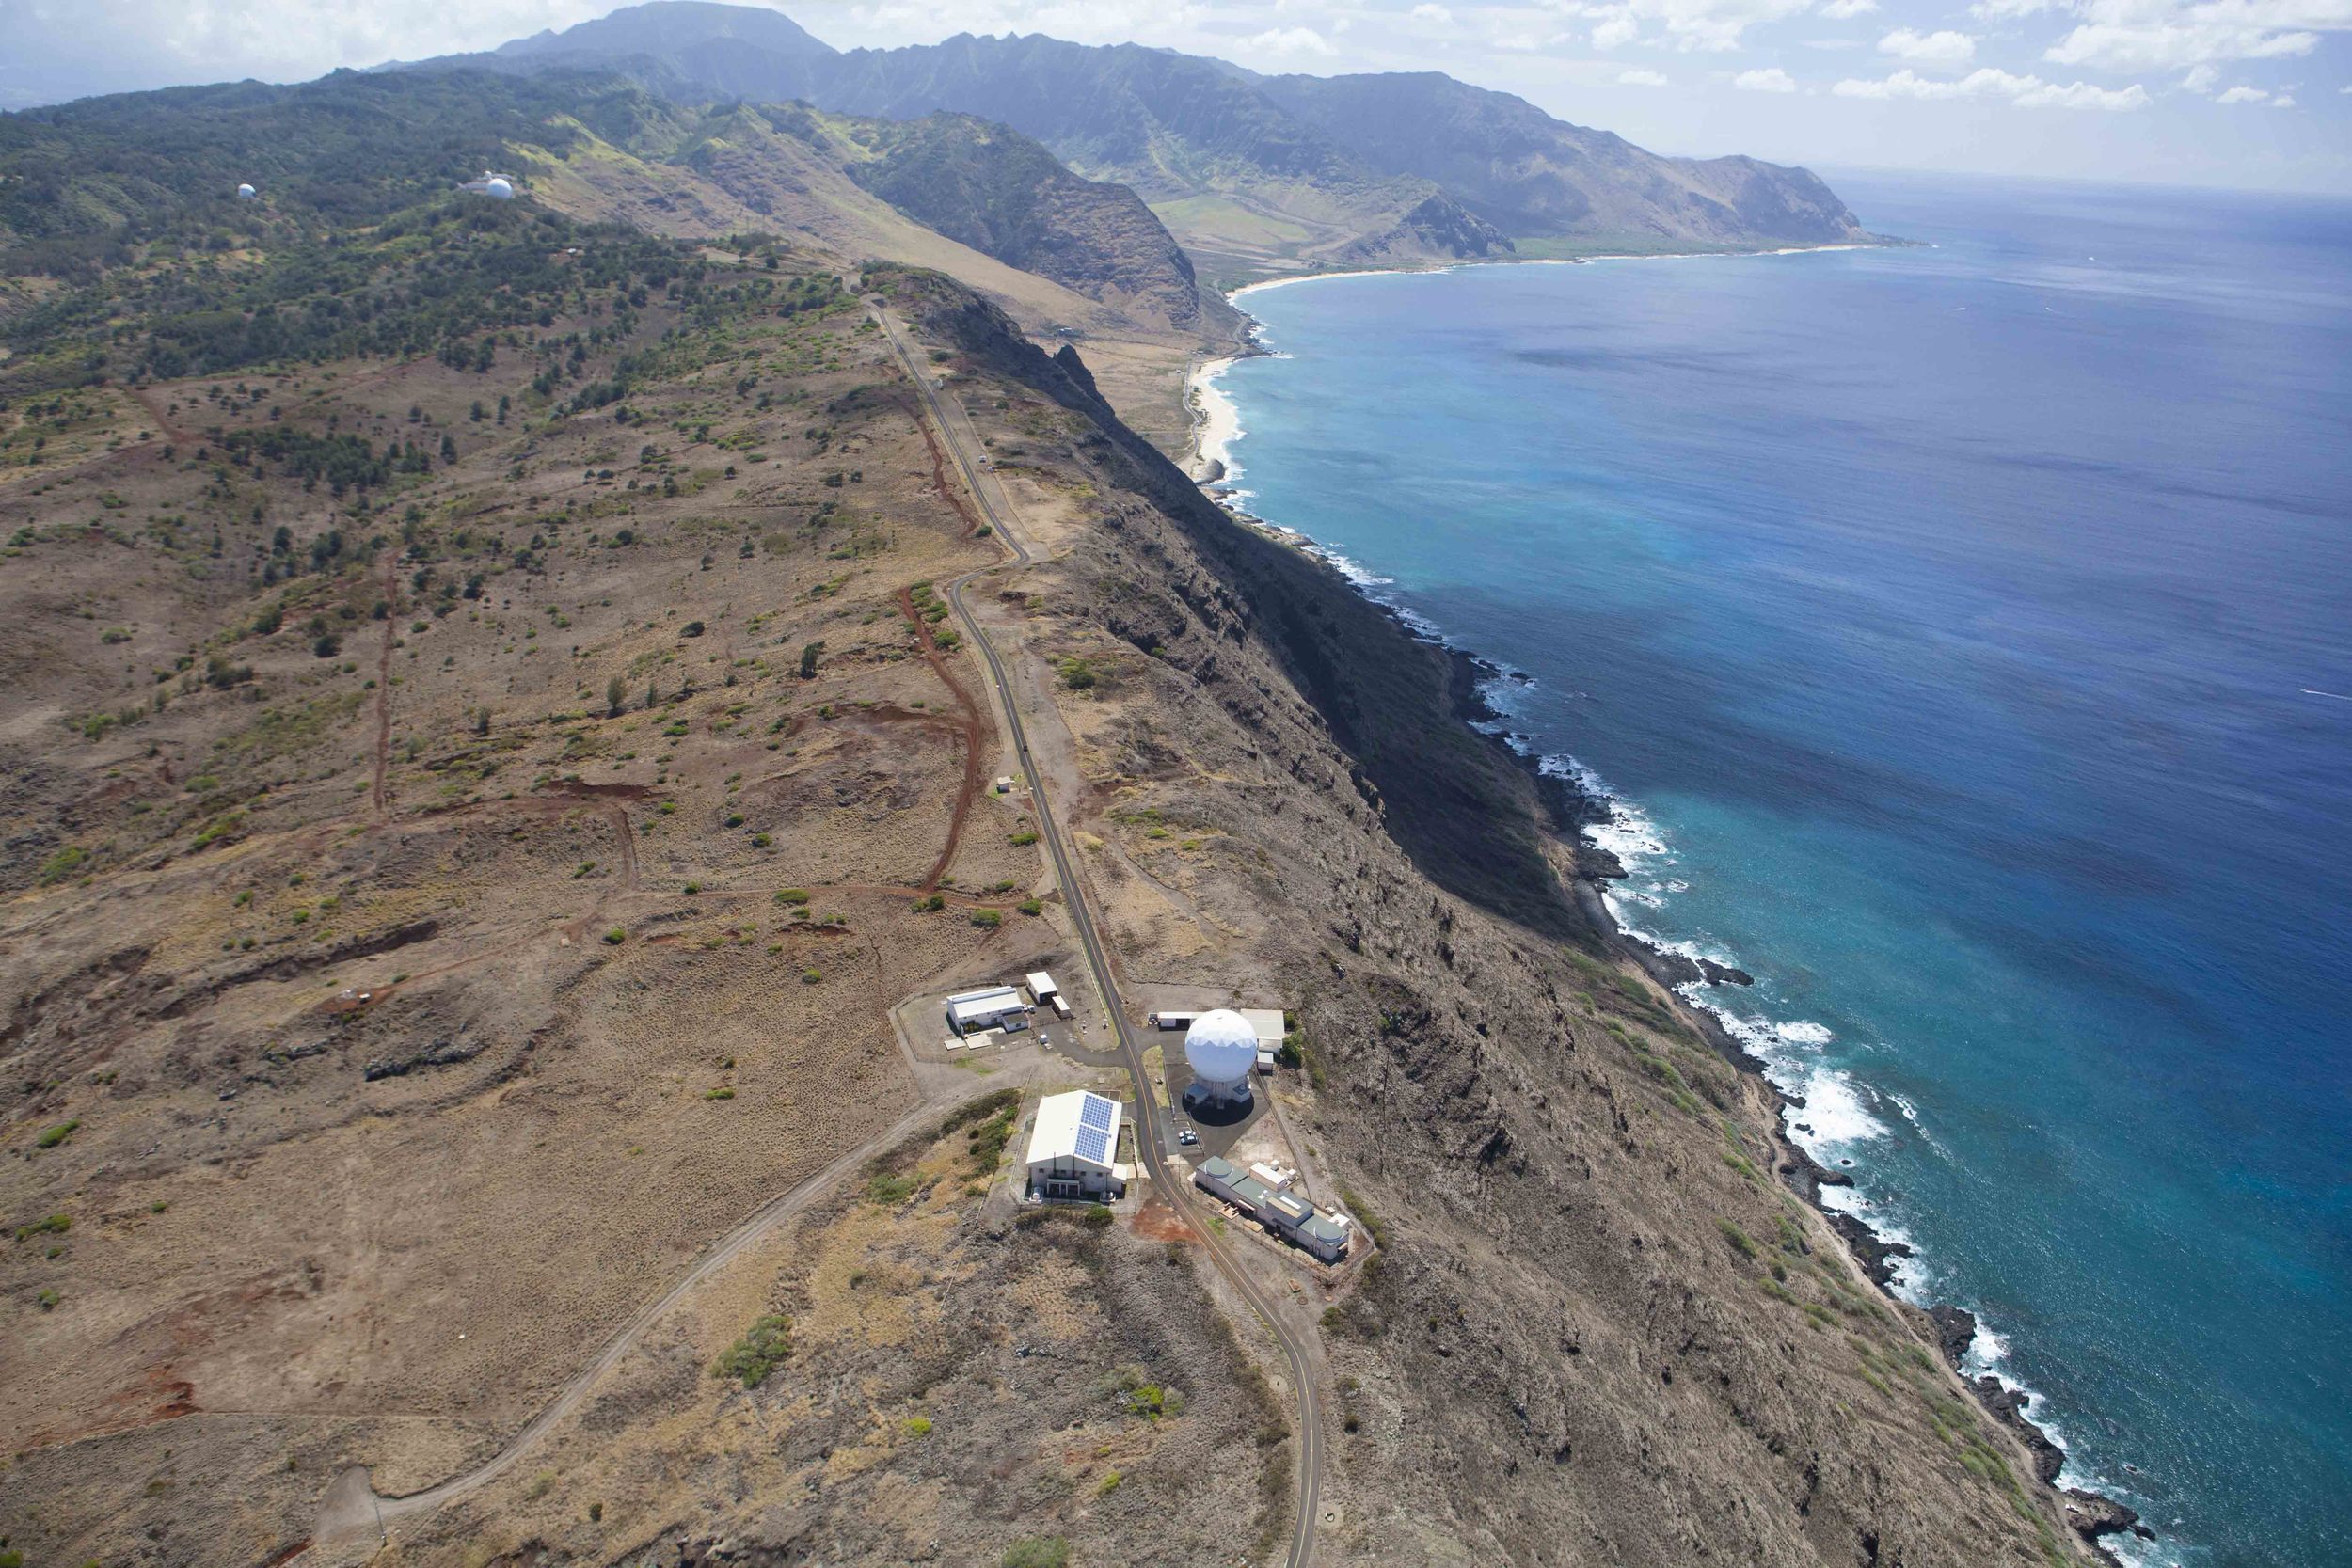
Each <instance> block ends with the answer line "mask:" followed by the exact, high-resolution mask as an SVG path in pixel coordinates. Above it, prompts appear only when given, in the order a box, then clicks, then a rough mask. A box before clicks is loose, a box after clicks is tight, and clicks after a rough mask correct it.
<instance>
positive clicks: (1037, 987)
mask: <svg viewBox="0 0 2352 1568" xmlns="http://www.w3.org/2000/svg"><path fill="white" fill-rule="evenodd" d="M1029 995H1030V997H1031V998H1032V999H1033V1000H1034V1001H1035V1002H1036V1003H1037V1005H1038V1006H1041V1007H1051V1008H1053V1009H1054V1016H1055V1017H1056V1018H1068V1017H1069V1016H1070V1001H1069V998H1067V997H1065V996H1063V995H1062V993H1061V987H1059V986H1057V985H1056V984H1054V977H1053V976H1052V975H1051V974H1046V973H1045V971H1043V970H1038V971H1036V972H1034V973H1033V974H1030V976H1029Z"/></svg>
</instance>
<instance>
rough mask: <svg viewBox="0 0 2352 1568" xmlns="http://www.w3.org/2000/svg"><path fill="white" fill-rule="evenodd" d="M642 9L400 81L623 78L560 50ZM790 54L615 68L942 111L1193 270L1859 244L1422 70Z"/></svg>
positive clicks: (682, 43)
mask: <svg viewBox="0 0 2352 1568" xmlns="http://www.w3.org/2000/svg"><path fill="white" fill-rule="evenodd" d="M659 3H660V5H661V7H662V8H661V9H660V10H659V11H658V12H656V14H657V15H659V16H660V17H661V18H663V19H665V20H668V21H670V22H673V23H675V24H676V25H677V26H678V27H680V28H682V29H686V30H689V31H691V28H692V27H694V26H697V25H702V24H704V22H705V21H706V20H707V19H711V18H714V17H720V18H722V20H720V21H716V22H710V24H711V25H723V26H726V27H729V28H732V27H734V26H735V25H737V24H736V23H735V22H733V21H727V20H723V13H728V12H732V11H735V10H740V9H743V8H730V7H724V6H709V5H691V6H682V5H679V4H677V3H676V0H659ZM650 9H652V8H648V7H636V8H625V9H623V10H621V11H616V12H614V13H612V16H609V17H607V18H604V19H601V21H600V22H599V23H596V24H582V28H574V29H572V30H571V32H570V33H566V34H563V35H556V36H555V37H554V38H553V39H552V40H549V41H548V42H547V43H545V44H544V45H542V44H539V43H538V40H524V41H527V42H531V43H532V45H533V49H532V50H525V51H520V52H514V53H510V51H515V49H516V46H515V45H512V44H510V45H507V46H504V47H503V48H502V49H501V51H498V52H494V53H493V54H492V55H459V56H449V57H446V58H444V59H442V60H437V61H425V62H420V64H419V65H418V66H417V67H416V68H415V69H446V68H448V67H450V66H453V65H459V64H474V63H481V64H485V65H488V66H490V67H491V68H492V69H500V70H510V71H528V70H531V69H533V66H532V59H533V58H534V56H535V55H547V54H553V55H556V56H558V57H561V58H563V59H565V60H567V61H570V62H572V63H582V62H585V61H589V60H594V61H596V63H601V64H603V65H606V66H608V67H610V68H612V69H619V70H624V71H627V70H631V69H632V68H633V67H632V61H631V60H630V59H628V58H623V57H620V56H619V55H615V54H614V53H613V52H612V50H610V49H609V48H601V49H600V47H599V46H598V45H596V42H595V36H592V37H590V38H587V39H580V38H579V35H580V34H581V33H582V30H583V28H587V27H602V26H605V25H606V24H614V26H615V27H616V28H617V31H615V32H613V33H612V34H611V35H596V36H613V37H635V36H636V34H635V33H634V31H633V29H632V24H633V22H634V20H635V19H637V18H639V17H640V16H641V14H642V13H645V12H647V11H648V10H650ZM759 14H761V15H771V14H775V13H765V12H763V13H759ZM623 19H630V20H629V22H628V23H625V22H624V21H623ZM792 30H793V33H794V34H796V35H799V36H800V37H802V38H807V35H806V34H804V33H803V32H802V30H801V29H800V28H798V26H797V25H793V27H792ZM727 36H728V37H730V38H732V36H733V35H732V34H731V33H730V34H728V35H727ZM565 40H576V41H573V42H570V43H566V42H565ZM808 42H809V44H811V45H814V48H802V47H798V46H795V47H792V48H789V49H785V48H773V47H767V46H763V45H761V44H759V43H757V42H747V43H744V44H741V45H739V46H738V45H733V44H731V45H730V47H729V48H728V49H727V50H726V51H725V52H724V58H723V63H716V62H709V61H701V62H700V63H698V58H697V56H696V55H695V52H694V49H693V47H692V40H691V39H684V38H665V39H663V40H660V49H658V50H652V51H646V50H639V51H635V54H636V55H637V56H639V57H641V58H642V59H644V60H646V61H650V62H652V63H654V64H656V65H658V66H659V67H660V72H659V75H658V77H652V76H649V77H648V78H646V83H647V86H648V87H650V88H651V89H652V90H655V91H658V92H660V93H663V94H664V95H665V96H673V97H676V96H680V95H684V96H692V95H696V94H702V95H709V96H718V97H737V98H743V99H747V100H758V99H768V100H774V101H783V100H787V99H797V100H802V101H805V102H807V103H811V104H814V105H816V106H818V107H819V108H825V109H830V110H834V111H836V112H841V113H849V114H857V115H863V116H870V117H879V118H882V119H913V118H917V117H919V116H921V115H924V114H928V113H931V112H935V111H942V110H945V111H950V112H955V113H961V114H969V115H976V116H978V117H980V118H982V119H990V120H993V121H996V122H999V123H1002V124H1005V125H1008V126H1009V127H1011V128H1012V129H1014V130H1016V131H1019V132H1022V133H1023V134H1025V135H1029V136H1031V137H1034V138H1035V139H1036V140H1038V141H1039V142H1041V143H1042V144H1043V145H1044V146H1045V147H1046V148H1048V149H1049V150H1051V151H1053V153H1054V154H1055V155H1056V156H1057V157H1058V158H1059V159H1060V160H1061V161H1062V162H1063V163H1065V164H1067V165H1068V166H1070V167H1071V168H1072V169H1073V171H1074V172H1076V173H1078V174H1080V175H1083V176H1086V177H1088V178H1090V179H1094V180H1098V181H1106V182H1117V183H1120V184H1125V185H1129V186H1131V187H1133V188H1134V189H1135V190H1136V193H1137V194H1138V195H1139V196H1141V197H1142V198H1144V200H1145V201H1147V202H1149V203H1150V204H1152V209H1153V210H1154V211H1155V212H1157V213H1158V214H1160V216H1161V219H1162V221H1164V222H1165V223H1167V224H1168V228H1169V229H1170V230H1172V231H1173V232H1174V233H1175V234H1176V235H1177V237H1178V239H1179V240H1180V241H1182V242H1183V243H1184V246H1185V248H1186V249H1187V250H1189V251H1191V252H1192V253H1193V255H1194V256H1195V258H1196V259H1198V260H1200V261H1206V262H1210V263H1212V264H1214V265H1216V267H1217V268H1219V269H1220V270H1223V271H1229V272H1230V271H1235V270H1238V271H1241V272H1244V273H1251V274H1263V273H1265V272H1274V271H1288V270H1296V269H1297V268H1299V267H1302V266H1318V265H1337V264H1348V263H1353V262H1361V261H1366V260H1375V259H1376V260H1383V261H1389V262H1391V263H1410V262H1413V261H1447V260H1463V259H1471V258H1480V257H1487V256H1493V255H1497V254H1502V253H1507V252H1508V251H1510V250H1511V249H1512V248H1514V246H1513V245H1512V242H1514V241H1518V240H1538V241H1544V242H1548V244H1549V245H1550V246H1551V247H1552V248H1554V249H1556V248H1558V247H1559V246H1561V245H1565V246H1566V247H1567V248H1570V249H1603V248H1610V247H1612V246H1613V245H1634V246H1638V247H1641V248H1658V247H1660V246H1661V245H1680V246H1690V247H1698V248H1724V249H1734V248H1758V247H1763V246H1766V245H1772V246H1777V245H1822V244H1837V243H1851V242H1855V241H1860V240H1866V239H1867V238H1869V236H1868V235H1867V232H1866V231H1865V230H1863V228H1862V226H1861V224H1860V222H1859V220H1857V219H1856V218H1855V217H1854V215H1853V214H1852V213H1851V211H1850V210H1849V209H1848V208H1847V207H1846V206H1845V204H1844V203H1843V202H1842V201H1840V200H1839V199H1838V198H1837V197H1836V194H1835V193H1834V192H1833V191H1832V190H1831V189H1830V188H1829V186H1828V185H1827V184H1825V183H1824V182H1822V181H1821V180H1820V179H1819V177H1817V176H1815V175H1813V174H1812V173H1811V172H1810V171H1808V170H1804V169H1801V168H1789V167H1785V166H1780V165H1775V164H1769V163H1765V162H1763V161H1761V160H1758V159H1754V158H1749V157H1744V156H1736V155H1735V156H1730V157H1723V158H1708V159H1692V158H1668V157H1663V156H1661V155H1659V154H1656V153H1652V152H1649V151H1647V150H1644V149H1642V148H1639V147H1637V146H1635V145H1634V144H1633V143H1631V142H1629V141H1627V140H1626V139H1625V138H1623V137H1621V136H1618V135H1614V134H1613V133H1611V132H1607V131H1599V130H1594V129H1591V128H1588V127H1584V126H1579V125H1575V124H1571V123H1569V122H1567V121H1565V120H1562V119H1557V118H1555V117H1553V116H1551V115H1549V114H1548V113H1546V112H1545V111H1544V110H1542V109H1540V108H1538V107H1536V106H1535V105H1534V104H1533V103H1528V102H1527V101H1526V100H1524V99H1521V98H1518V97H1516V96H1514V95H1512V94H1508V93H1502V92H1495V91H1492V90H1490V89H1487V88H1483V87H1474V86H1472V85H1470V84H1468V83H1464V82H1460V81H1458V80H1456V79H1454V78H1453V77H1450V76H1446V75H1443V74H1442V73H1438V72H1415V73H1399V74H1354V75H1342V76H1336V77H1327V78H1324V77H1307V76H1267V75H1262V74H1260V73H1258V72H1256V71H1250V70H1248V68H1246V67H1242V66H1237V65H1234V64H1232V63H1231V62H1228V61H1224V60H1217V59H1212V58H1208V57H1204V56H1200V55H1184V54H1181V53H1178V52H1176V51H1172V50H1162V49H1151V48H1146V47H1144V46H1142V45H1138V44H1133V43H1125V44H1104V45H1092V44H1077V43H1071V42H1067V41H1065V40H1058V39H1054V38H1050V37H1047V36H1045V35H1042V34H1030V35H1013V36H1007V37H983V36H978V35H975V34H971V33H960V34H957V35H956V36H954V37H952V38H948V39H946V40H942V41H940V42H938V43H935V44H915V45H908V46H906V47H903V48H898V49H854V50H849V51H846V52H835V51H832V50H830V49H829V48H828V47H827V46H825V45H823V44H822V43H821V41H819V40H814V39H808ZM818 50H823V51H824V52H823V53H821V54H820V53H818V52H817V51H818ZM1433 199H1434V200H1436V201H1438V206H1437V207H1435V208H1432V207H1431V206H1430V203H1431V202H1432V201H1433ZM1408 214H1418V218H1417V221H1413V222H1407V221H1406V219H1407V215H1408Z"/></svg>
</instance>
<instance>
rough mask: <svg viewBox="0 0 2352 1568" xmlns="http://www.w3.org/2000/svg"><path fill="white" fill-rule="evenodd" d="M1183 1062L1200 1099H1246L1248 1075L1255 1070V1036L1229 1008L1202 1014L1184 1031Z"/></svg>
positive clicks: (1239, 1016) (1254, 1031) (1256, 1057)
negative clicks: (1190, 1071) (1186, 1065)
mask: <svg viewBox="0 0 2352 1568" xmlns="http://www.w3.org/2000/svg"><path fill="white" fill-rule="evenodd" d="M1184 1060H1185V1061H1186V1062H1187V1063H1189V1064H1190V1065H1191V1067H1192V1078H1193V1083H1194V1085H1195V1086H1196V1087H1197V1088H1198V1089H1199V1091H1200V1095H1201V1096H1202V1097H1203V1098H1204V1099H1208V1100H1213V1101H1238V1100H1247V1099H1248V1098H1249V1074H1250V1073H1251V1072H1252V1071H1253V1070H1255V1069H1256V1068H1257V1066H1258V1032H1257V1031H1256V1030H1255V1029H1252V1028H1251V1027H1250V1026H1249V1021H1248V1019H1246V1018H1244V1017H1242V1016H1241V1014H1239V1013H1237V1012H1235V1011H1233V1010H1232V1008H1231V1007H1219V1008H1217V1009H1216V1011H1215V1012H1207V1013H1202V1014H1201V1015H1200V1017H1199V1018H1196V1019H1194V1020H1193V1021H1192V1027H1191V1028H1190V1029H1187V1030H1185V1031H1184Z"/></svg>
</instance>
